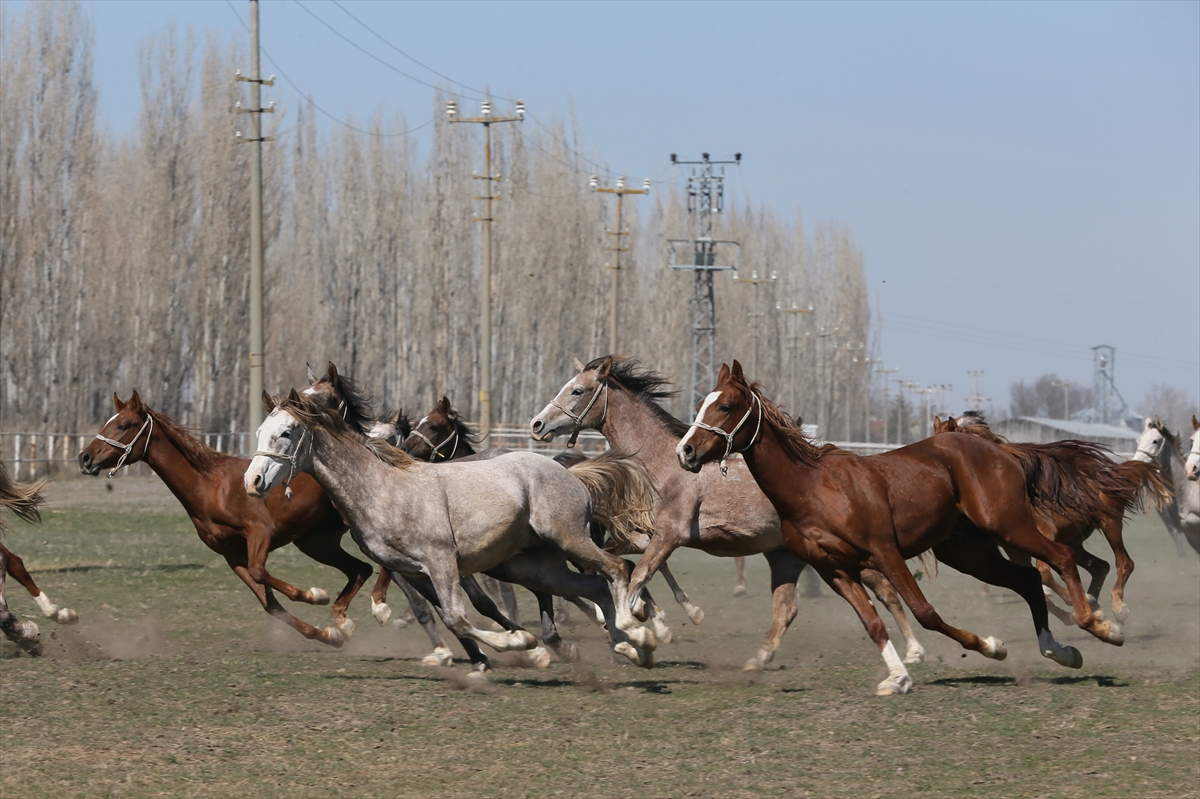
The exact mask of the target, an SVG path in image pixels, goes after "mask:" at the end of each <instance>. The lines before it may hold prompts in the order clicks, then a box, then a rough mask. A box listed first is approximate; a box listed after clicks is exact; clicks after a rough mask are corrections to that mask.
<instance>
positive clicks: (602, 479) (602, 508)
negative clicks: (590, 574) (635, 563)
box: [569, 452, 656, 546]
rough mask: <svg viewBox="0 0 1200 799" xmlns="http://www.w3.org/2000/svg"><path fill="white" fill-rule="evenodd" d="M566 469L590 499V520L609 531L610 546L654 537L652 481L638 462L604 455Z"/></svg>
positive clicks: (607, 454)
mask: <svg viewBox="0 0 1200 799" xmlns="http://www.w3.org/2000/svg"><path fill="white" fill-rule="evenodd" d="M569 468H570V470H571V474H573V475H575V477H576V478H578V480H579V482H581V483H583V486H584V488H586V489H587V492H588V496H590V497H591V499H592V521H593V522H596V523H598V524H600V525H602V526H603V527H605V528H606V529H607V530H608V534H609V536H610V537H611V538H612V542H613V545H615V546H620V545H625V544H629V543H630V541H631V538H632V537H633V536H634V535H636V534H639V533H640V534H642V535H654V532H655V530H656V526H655V523H654V499H655V490H654V482H653V481H652V480H651V479H650V472H648V471H647V470H646V467H645V465H644V464H643V463H642V461H641V459H639V458H638V457H636V456H620V455H614V454H613V453H611V452H606V453H604V454H603V455H598V456H596V457H595V458H589V459H587V460H585V461H580V462H579V463H576V464H573V465H571V466H570V467H569Z"/></svg>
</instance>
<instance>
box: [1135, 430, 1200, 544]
mask: <svg viewBox="0 0 1200 799" xmlns="http://www.w3.org/2000/svg"><path fill="white" fill-rule="evenodd" d="M1193 421H1194V420H1193ZM1193 438H1194V436H1193ZM1194 443H1195V442H1193V445H1194ZM1193 449H1195V447H1194V446H1193ZM1189 457H1190V456H1189ZM1198 457H1200V456H1198ZM1133 459H1134V460H1137V461H1144V462H1145V463H1153V464H1157V465H1158V468H1159V469H1161V470H1162V474H1163V478H1164V479H1165V480H1166V481H1167V482H1168V483H1169V484H1170V485H1171V487H1172V488H1173V489H1174V490H1175V496H1174V499H1173V501H1172V502H1171V503H1169V504H1168V505H1166V506H1165V507H1162V508H1160V509H1159V511H1158V515H1159V516H1161V517H1162V520H1163V524H1165V525H1166V526H1167V531H1168V532H1170V533H1171V535H1172V536H1173V537H1174V538H1175V541H1176V546H1178V542H1179V539H1180V538H1184V539H1186V540H1187V542H1188V543H1189V544H1191V547H1192V549H1194V550H1196V552H1198V553H1200V483H1197V482H1194V481H1192V480H1189V479H1188V476H1187V474H1186V473H1185V465H1184V460H1183V455H1182V454H1181V453H1180V452H1179V439H1178V438H1177V437H1176V436H1175V434H1174V433H1172V432H1171V431H1170V430H1168V429H1167V426H1166V425H1164V424H1163V423H1162V421H1161V420H1160V419H1149V418H1147V419H1146V425H1145V427H1144V428H1142V434H1141V435H1140V436H1139V437H1138V441H1137V452H1136V453H1134V456H1133ZM1182 552H1183V550H1182V548H1181V549H1180V554H1181V555H1182Z"/></svg>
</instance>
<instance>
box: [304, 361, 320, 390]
mask: <svg viewBox="0 0 1200 799" xmlns="http://www.w3.org/2000/svg"><path fill="white" fill-rule="evenodd" d="M304 373H305V376H306V377H308V384H309V385H310V386H315V385H316V384H317V376H316V375H315V374H313V370H312V364H311V363H309V362H308V361H305V362H304Z"/></svg>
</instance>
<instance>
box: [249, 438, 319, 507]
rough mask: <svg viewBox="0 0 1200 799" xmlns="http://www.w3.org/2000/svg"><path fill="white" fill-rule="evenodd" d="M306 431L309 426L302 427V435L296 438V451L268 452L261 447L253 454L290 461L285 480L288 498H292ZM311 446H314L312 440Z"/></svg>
mask: <svg viewBox="0 0 1200 799" xmlns="http://www.w3.org/2000/svg"><path fill="white" fill-rule="evenodd" d="M306 432H308V428H307V427H301V428H300V435H299V437H298V438H297V439H296V451H295V452H294V453H292V454H290V455H289V454H287V453H286V452H267V451H266V450H265V449H260V450H255V452H254V455H252V456H251V457H255V458H256V457H258V456H259V455H264V456H266V457H268V458H275V459H276V460H281V461H287V462H288V477H287V480H285V481H284V482H283V495H284V496H285V497H287V498H288V499H291V498H292V478H294V477H295V476H296V458H298V457H300V444H301V443H303V441H304V434H305V433H306ZM309 446H310V447H311V446H312V444H311V442H310V444H309Z"/></svg>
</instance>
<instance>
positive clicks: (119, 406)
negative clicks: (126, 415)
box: [113, 391, 125, 411]
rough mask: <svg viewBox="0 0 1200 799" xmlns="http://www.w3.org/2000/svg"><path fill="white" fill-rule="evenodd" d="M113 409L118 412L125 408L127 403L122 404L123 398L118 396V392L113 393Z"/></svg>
mask: <svg viewBox="0 0 1200 799" xmlns="http://www.w3.org/2000/svg"><path fill="white" fill-rule="evenodd" d="M113 407H114V408H116V409H117V410H118V411H119V410H121V409H122V408H124V407H125V403H123V402H121V398H120V397H118V396H117V392H115V391H114V392H113Z"/></svg>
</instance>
